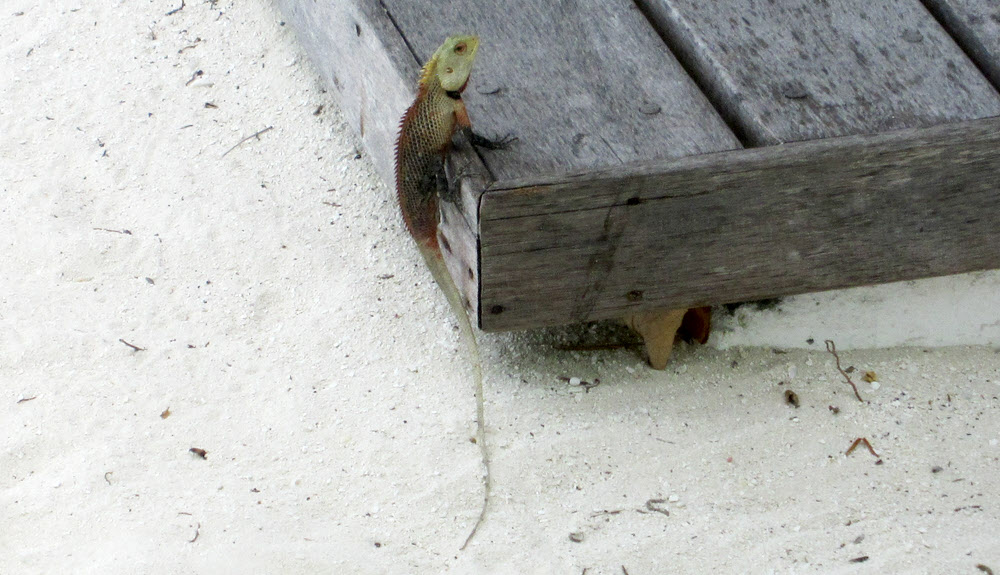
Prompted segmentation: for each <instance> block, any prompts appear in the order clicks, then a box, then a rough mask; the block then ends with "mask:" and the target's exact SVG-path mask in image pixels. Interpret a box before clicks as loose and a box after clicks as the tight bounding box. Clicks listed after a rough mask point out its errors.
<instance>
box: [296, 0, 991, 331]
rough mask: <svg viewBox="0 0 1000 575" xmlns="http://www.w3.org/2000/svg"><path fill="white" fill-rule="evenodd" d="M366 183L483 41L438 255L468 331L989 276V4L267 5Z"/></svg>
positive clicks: (942, 0) (468, 1) (842, 0)
mask: <svg viewBox="0 0 1000 575" xmlns="http://www.w3.org/2000/svg"><path fill="white" fill-rule="evenodd" d="M278 4H279V6H280V7H281V9H282V11H283V13H284V14H285V17H286V18H287V19H288V20H289V21H290V22H291V24H292V25H293V26H294V27H295V28H296V31H297V33H298V35H299V38H300V40H301V41H302V42H303V44H304V45H305V47H306V49H307V51H308V53H309V54H310V55H311V57H312V59H313V60H314V61H315V63H316V65H317V68H318V69H319V70H320V72H321V73H322V75H323V76H324V77H325V78H326V80H327V81H329V82H330V84H331V85H333V86H335V87H336V88H337V89H338V91H339V92H340V94H341V102H342V105H343V109H344V111H345V113H346V114H347V116H348V118H349V120H350V121H351V123H352V125H353V126H354V127H355V128H356V129H357V131H358V134H359V135H360V137H361V139H362V141H363V143H364V145H365V147H366V149H367V151H368V152H369V154H370V155H371V156H372V158H373V160H374V162H375V165H376V167H377V169H378V170H379V172H380V173H381V175H382V176H383V177H384V178H386V180H387V181H390V182H391V181H392V173H393V172H392V157H393V142H394V140H395V134H396V130H397V127H398V122H399V118H400V117H401V116H402V113H403V111H404V110H405V109H406V107H407V106H408V105H409V103H410V102H411V101H412V98H413V94H414V87H415V86H414V84H415V79H416V77H417V71H418V70H419V67H420V62H423V61H424V60H425V59H426V58H428V57H429V55H430V54H431V53H432V52H433V51H434V49H435V48H436V47H437V45H438V44H440V42H441V41H442V40H443V38H444V37H446V36H448V35H450V34H454V33H460V32H474V33H477V34H478V35H479V36H480V37H481V41H482V45H481V48H480V51H479V57H478V61H477V65H476V69H475V70H474V72H473V80H472V82H471V84H470V89H469V90H468V92H467V96H466V104H467V106H468V108H469V113H470V116H471V117H472V119H473V121H474V122H475V124H476V128H477V131H479V132H481V133H484V134H487V135H504V134H514V135H516V136H517V137H518V142H517V143H516V144H515V145H514V146H513V147H511V148H510V149H508V150H502V151H488V150H471V149H468V148H467V147H466V148H465V149H463V150H461V151H460V152H459V153H457V154H456V155H455V156H456V157H455V158H454V159H453V160H454V162H455V164H456V165H457V166H459V167H460V168H461V169H460V170H458V172H459V173H461V174H462V182H461V188H462V196H461V202H460V205H459V206H448V207H447V208H446V213H445V224H444V233H445V235H446V237H447V245H448V246H450V248H451V251H450V253H449V254H447V255H448V260H449V261H448V263H449V268H450V269H451V271H452V275H453V276H454V277H455V279H456V281H457V283H458V284H459V286H460V287H461V288H462V290H463V292H464V293H465V295H466V297H467V298H468V299H469V301H470V304H471V311H472V312H473V313H474V314H475V316H476V317H477V318H478V321H479V325H480V327H481V328H482V329H484V330H509V329H522V328H530V327H536V326H543V325H555V324H562V323H570V322H577V321H583V320H590V319H602V318H611V317H620V316H621V315H622V314H623V313H625V312H626V311H636V310H640V309H653V308H683V307H691V306H696V305H708V304H719V303H727V302H733V301H745V300H751V299H760V298H767V297H775V296H781V295H789V294H795V293H804V292H810V291H819V290H826V289H833V288H843V287H850V286H856V285H868V284H875V283H882V282H890V281H898V280H905V279H915V278H921V277H930V276H938V275H945V274H953V273H960V272H967V271H973V270H980V269H991V268H1000V233H998V231H997V230H1000V93H998V87H1000V4H997V3H996V2H995V1H994V0H892V1H890V2H870V1H867V0H838V1H837V2H819V1H815V0H784V1H782V2H771V1H767V0H714V1H713V2H711V3H707V2H704V1H702V0H637V1H636V2H631V1H626V0H602V1H600V2H584V1H582V0H576V1H563V2H551V3H550V2H544V3H539V2H534V1H529V0H507V1H506V2H502V3H501V2H477V1H475V0H453V1H451V2H447V3H437V2H426V1H417V0H381V1H375V0H338V1H336V2H315V1H312V0H278Z"/></svg>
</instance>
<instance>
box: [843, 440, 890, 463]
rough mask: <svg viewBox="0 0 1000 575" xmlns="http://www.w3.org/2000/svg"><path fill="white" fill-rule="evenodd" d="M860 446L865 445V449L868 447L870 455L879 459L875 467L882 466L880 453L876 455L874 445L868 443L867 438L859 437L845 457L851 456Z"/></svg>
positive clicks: (848, 449)
mask: <svg viewBox="0 0 1000 575" xmlns="http://www.w3.org/2000/svg"><path fill="white" fill-rule="evenodd" d="M859 445H864V446H865V447H867V448H868V453H871V454H872V455H874V456H875V457H876V458H877V459H878V461H876V462H875V465H881V463H882V456H881V455H879V454H878V453H875V448H873V447H872V444H871V442H869V441H868V438H867V437H859V438H857V439H855V440H854V443H852V444H851V446H850V447H848V448H847V451H846V452H845V453H844V455H850V454H851V453H853V452H854V450H855V449H857V448H858V446H859Z"/></svg>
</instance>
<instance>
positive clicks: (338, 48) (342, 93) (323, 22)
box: [276, 0, 420, 182]
mask: <svg viewBox="0 0 1000 575" xmlns="http://www.w3.org/2000/svg"><path fill="white" fill-rule="evenodd" d="M276 3H277V5H278V8H279V9H280V10H281V12H282V14H284V16H285V18H286V19H287V20H288V21H289V23H290V24H291V25H292V27H293V28H294V29H295V33H296V35H297V37H298V39H299V42H301V43H302V44H303V47H304V48H305V49H306V52H307V53H308V54H309V57H310V59H311V60H312V61H313V64H314V65H315V66H316V69H317V70H318V71H319V73H320V75H321V76H322V77H323V80H325V82H326V84H327V85H329V86H332V87H334V88H336V92H337V93H338V94H339V97H340V105H341V108H342V109H343V111H344V115H345V116H346V117H347V119H348V121H349V122H350V124H351V127H352V128H353V129H354V131H355V133H357V134H358V135H359V137H360V138H361V143H362V144H363V145H364V147H365V150H366V151H367V152H368V154H369V155H370V156H371V158H372V161H373V162H374V163H375V169H376V170H377V171H378V173H379V175H380V176H382V178H383V179H384V180H385V181H387V182H393V181H394V178H395V176H394V171H393V161H394V158H393V150H394V147H395V143H396V133H397V131H398V128H399V119H400V118H401V117H402V116H403V112H404V111H406V108H407V107H408V106H409V105H410V102H412V101H413V96H414V94H415V82H416V77H417V75H418V73H419V70H420V66H419V64H418V63H417V61H416V60H415V59H414V57H413V55H412V54H411V53H410V50H409V48H408V47H407V45H406V42H405V41H404V40H403V38H402V36H400V35H399V33H398V32H397V31H396V28H395V26H394V25H393V23H392V20H391V19H390V18H389V17H388V15H387V14H386V13H385V10H382V9H380V8H379V7H378V5H377V3H376V2H342V1H337V2H313V1H311V0H276Z"/></svg>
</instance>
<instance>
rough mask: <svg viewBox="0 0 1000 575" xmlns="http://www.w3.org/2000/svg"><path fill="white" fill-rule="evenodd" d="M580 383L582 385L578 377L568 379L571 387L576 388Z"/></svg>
mask: <svg viewBox="0 0 1000 575" xmlns="http://www.w3.org/2000/svg"><path fill="white" fill-rule="evenodd" d="M581 383H583V380H581V379H580V378H579V377H571V378H569V384H570V385H572V386H577V385H580V384H581Z"/></svg>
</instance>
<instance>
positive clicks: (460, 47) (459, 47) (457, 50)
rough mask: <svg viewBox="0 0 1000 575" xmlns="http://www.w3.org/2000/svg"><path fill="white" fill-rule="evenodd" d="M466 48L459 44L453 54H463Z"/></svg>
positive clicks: (463, 44) (463, 43)
mask: <svg viewBox="0 0 1000 575" xmlns="http://www.w3.org/2000/svg"><path fill="white" fill-rule="evenodd" d="M467 48H468V46H466V44H465V42H459V43H458V44H456V45H455V53H456V54H465V50H466V49H467Z"/></svg>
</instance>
